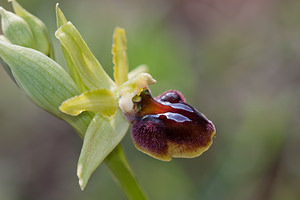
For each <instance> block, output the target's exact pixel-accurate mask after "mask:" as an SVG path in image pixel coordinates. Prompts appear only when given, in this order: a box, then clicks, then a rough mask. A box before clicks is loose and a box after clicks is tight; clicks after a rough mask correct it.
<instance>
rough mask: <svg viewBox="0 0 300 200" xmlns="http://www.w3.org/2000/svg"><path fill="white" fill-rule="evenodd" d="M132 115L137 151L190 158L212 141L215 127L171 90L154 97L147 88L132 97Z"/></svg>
mask: <svg viewBox="0 0 300 200" xmlns="http://www.w3.org/2000/svg"><path fill="white" fill-rule="evenodd" d="M132 100H133V102H134V109H135V111H136V112H135V113H136V115H135V118H134V120H133V121H132V123H133V126H132V138H133V141H134V143H135V146H136V147H137V149H139V150H140V151H142V152H144V153H146V154H148V155H150V156H152V157H154V158H157V159H159V160H164V161H169V160H171V159H172V157H181V158H193V157H197V156H199V155H201V154H202V153H203V152H204V151H206V150H207V149H208V148H209V147H210V146H211V144H212V138H213V137H214V136H215V127H214V125H213V123H212V122H211V121H209V120H208V119H207V118H206V117H205V116H204V115H203V114H201V113H200V112H198V111H197V110H196V109H195V108H194V107H192V106H191V105H189V104H187V103H186V102H185V99H184V98H183V96H182V95H181V94H180V93H179V92H177V91H174V90H171V91H167V92H165V93H163V94H162V95H160V96H158V97H157V98H153V97H152V96H151V93H150V91H149V90H148V89H144V90H143V91H142V92H141V94H139V95H136V96H135V97H134V98H133V99H132Z"/></svg>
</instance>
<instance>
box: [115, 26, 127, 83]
mask: <svg viewBox="0 0 300 200" xmlns="http://www.w3.org/2000/svg"><path fill="white" fill-rule="evenodd" d="M126 50H127V41H126V35H125V30H124V29H122V28H119V27H117V28H116V29H115V32H114V36H113V47H112V54H113V63H114V79H115V82H116V84H117V86H120V85H122V84H123V83H124V82H126V81H127V80H128V58H127V53H126Z"/></svg>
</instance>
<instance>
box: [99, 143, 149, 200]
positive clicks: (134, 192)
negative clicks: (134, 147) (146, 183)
mask: <svg viewBox="0 0 300 200" xmlns="http://www.w3.org/2000/svg"><path fill="white" fill-rule="evenodd" d="M105 163H106V165H107V166H108V168H109V169H110V171H111V172H112V173H113V175H114V177H115V179H116V180H117V181H118V182H119V184H120V186H121V188H122V189H123V191H124V192H125V194H126V195H127V197H128V199H130V200H146V199H147V198H146V196H145V194H144V192H143V191H142V189H141V187H140V186H139V185H138V183H137V181H136V179H135V176H134V174H133V173H132V171H131V168H130V166H129V164H128V162H127V160H126V157H125V155H124V153H123V150H122V147H121V145H120V144H119V145H118V146H117V147H116V148H115V149H114V150H113V151H112V152H111V153H110V154H109V155H108V157H107V158H106V159H105Z"/></svg>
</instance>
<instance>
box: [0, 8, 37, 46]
mask: <svg viewBox="0 0 300 200" xmlns="http://www.w3.org/2000/svg"><path fill="white" fill-rule="evenodd" d="M0 14H1V22H2V31H3V33H4V35H5V36H6V38H7V39H8V40H9V41H10V42H11V43H13V44H17V45H20V46H24V47H30V48H35V47H36V44H35V41H34V38H33V34H32V32H31V30H30V28H29V26H28V24H27V22H26V21H25V20H24V19H22V18H21V17H19V16H18V15H16V14H14V13H12V12H9V11H7V10H5V9H4V8H2V7H0Z"/></svg>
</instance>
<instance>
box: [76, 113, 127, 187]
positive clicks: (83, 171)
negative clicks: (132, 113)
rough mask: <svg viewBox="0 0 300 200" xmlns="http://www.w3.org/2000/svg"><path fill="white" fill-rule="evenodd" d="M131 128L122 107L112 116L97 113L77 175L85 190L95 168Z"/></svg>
mask: <svg viewBox="0 0 300 200" xmlns="http://www.w3.org/2000/svg"><path fill="white" fill-rule="evenodd" d="M128 128H129V123H128V121H127V120H125V119H124V117H123V115H122V112H121V110H120V109H118V111H117V112H116V114H115V115H114V116H113V117H111V118H108V117H104V116H102V115H101V114H100V113H98V114H96V115H95V117H94V118H93V120H92V121H91V123H90V125H89V127H88V129H87V131H86V134H85V137H84V141H83V146H82V149H81V153H80V157H79V161H78V166H77V176H78V178H79V185H80V187H81V189H82V190H83V189H84V188H85V186H86V184H87V182H88V180H89V178H90V176H91V175H92V173H93V172H94V171H95V169H96V168H97V167H98V166H99V165H100V164H101V162H102V161H103V160H104V159H105V158H106V157H107V156H108V155H109V153H111V152H112V151H113V150H114V148H115V147H116V146H117V145H118V144H119V143H120V142H121V140H122V139H123V137H124V136H125V134H126V132H127V130H128Z"/></svg>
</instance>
